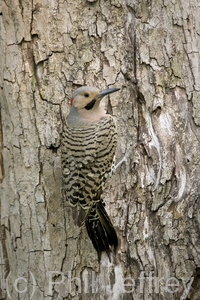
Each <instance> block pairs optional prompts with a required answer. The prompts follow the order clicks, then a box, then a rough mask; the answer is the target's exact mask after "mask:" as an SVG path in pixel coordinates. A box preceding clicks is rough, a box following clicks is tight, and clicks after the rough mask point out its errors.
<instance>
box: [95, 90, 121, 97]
mask: <svg viewBox="0 0 200 300" xmlns="http://www.w3.org/2000/svg"><path fill="white" fill-rule="evenodd" d="M119 90H120V89H118V88H111V89H105V90H103V91H101V92H100V93H99V94H98V95H97V96H96V97H95V98H96V99H102V98H103V97H104V96H106V95H108V94H111V93H114V92H117V91H119Z"/></svg>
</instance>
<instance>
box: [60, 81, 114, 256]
mask: <svg viewBox="0 0 200 300" xmlns="http://www.w3.org/2000/svg"><path fill="white" fill-rule="evenodd" d="M118 90H119V89H118V88H110V89H105V90H103V91H99V90H98V89H97V88H95V87H90V86H83V87H81V88H78V89H77V90H76V91H75V92H74V94H73V97H72V98H71V100H70V105H71V108H70V112H69V115H68V116H67V118H66V119H65V122H64V127H63V136H62V171H63V183H64V193H65V198H66V201H67V202H68V203H69V205H70V206H71V207H72V214H73V219H74V223H75V224H76V225H78V226H82V225H83V224H84V223H85V225H86V228H87V232H88V235H89V237H90V239H91V241H92V243H93V246H94V248H95V249H96V251H97V254H98V260H99V261H100V260H101V254H102V252H103V251H105V252H106V253H107V255H108V257H109V259H110V252H111V250H112V249H113V250H114V253H116V250H117V246H118V238H117V234H116V231H115V229H114V227H113V225H112V223H111V220H110V218H109V216H108V214H107V212H106V210H105V204H104V203H103V200H102V192H103V190H104V184H105V181H106V178H107V177H108V175H109V174H110V172H111V170H112V166H113V161H114V155H115V150H116V144H117V133H116V126H115V120H114V118H113V117H112V116H111V115H109V114H106V112H105V110H104V109H103V108H102V107H101V106H100V102H101V100H102V98H103V97H104V96H105V95H108V94H111V93H114V92H116V91H118Z"/></svg>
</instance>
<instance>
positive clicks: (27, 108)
mask: <svg viewBox="0 0 200 300" xmlns="http://www.w3.org/2000/svg"><path fill="white" fill-rule="evenodd" d="M199 15H200V7H199V4H198V1H197V0H196V1H188V2H185V1H183V0H180V1H168V0H164V1H157V2H156V1H143V0H137V1H130V0H124V1H119V0H111V1H106V0H87V1H82V0H78V1H76V2H74V1H71V0H65V1H64V0H53V1H47V0H43V1H42V0H38V1H35V0H33V1H28V0H24V1H20V0H16V1H10V0H8V1H6V0H3V1H2V2H1V3H0V50H1V55H0V74H1V75H0V99H1V106H0V109H1V118H0V182H1V204H0V215H1V231H0V274H1V277H0V285H1V286H0V298H1V299H9V298H11V299H20V300H21V299H24V300H25V299H30V298H31V299H59V300H61V299H63V300H64V299H83V300H84V299H109V300H110V299H113V300H118V299H124V300H125V299H126V300H129V299H137V300H139V299H141V300H142V299H150V300H151V299H152V300H156V299H163V300H164V299H166V300H170V299H190V300H197V299H199V298H200V271H199V270H200V259H199V257H200V255H199V251H200V250H199V249H200V244H199V240H200V231H199V226H200V215H199V208H200V207H199V206H200V205H199V178H200V171H199V165H200V163H199V153H198V148H199V141H200V127H199V126H200V105H199V91H200V83H199V82H200V80H199V74H200V72H199V70H200V59H199V48H200V38H199V33H200V27H199ZM86 84H87V85H94V86H97V87H99V88H100V89H103V88H105V87H107V86H110V87H111V86H115V87H119V88H121V92H120V93H117V94H116V95H114V96H111V97H110V99H108V100H107V102H108V108H109V111H112V113H113V115H114V116H115V117H116V119H117V123H118V132H119V134H118V135H119V142H118V148H117V155H116V159H117V162H119V161H120V159H122V158H123V156H124V155H125V154H126V153H127V152H128V151H130V155H129V157H128V158H127V160H125V162H123V163H122V164H121V166H120V167H119V168H118V169H117V170H116V173H115V174H114V175H113V177H112V178H111V180H110V181H109V182H108V183H107V188H106V191H105V194H104V199H105V202H106V208H107V211H108V213H109V215H110V216H111V218H112V222H113V224H114V226H115V228H116V229H117V231H118V236H119V238H120V248H119V252H118V255H117V257H116V258H113V259H112V263H110V262H109V261H108V259H107V257H106V255H105V256H103V259H102V262H101V264H100V265H98V262H97V255H96V252H95V250H94V248H93V246H92V244H91V241H90V240H89V238H88V236H87V232H86V229H85V227H82V228H81V229H79V228H76V227H75V226H74V224H73V221H72V219H71V212H70V208H69V207H67V205H66V203H64V201H63V195H62V178H61V165H60V138H61V133H62V120H63V117H64V115H65V114H67V113H68V110H69V107H68V100H69V99H70V97H71V95H72V92H73V91H74V90H75V89H76V88H77V87H79V86H80V85H86ZM105 105H106V104H105Z"/></svg>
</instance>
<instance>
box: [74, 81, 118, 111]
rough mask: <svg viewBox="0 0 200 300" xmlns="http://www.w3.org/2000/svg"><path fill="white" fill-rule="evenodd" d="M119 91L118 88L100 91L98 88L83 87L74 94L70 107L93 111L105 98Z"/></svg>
mask: <svg viewBox="0 0 200 300" xmlns="http://www.w3.org/2000/svg"><path fill="white" fill-rule="evenodd" d="M119 90H120V89H118V88H111V89H105V90H102V91H99V90H98V89H97V88H96V87H92V86H82V87H80V88H78V89H77V90H76V91H75V92H74V94H73V96H72V98H71V99H70V105H71V106H74V107H76V108H77V109H86V110H91V109H94V108H96V107H97V106H98V105H99V104H100V101H101V99H102V98H103V97H104V96H106V95H108V94H111V93H114V92H116V91H119Z"/></svg>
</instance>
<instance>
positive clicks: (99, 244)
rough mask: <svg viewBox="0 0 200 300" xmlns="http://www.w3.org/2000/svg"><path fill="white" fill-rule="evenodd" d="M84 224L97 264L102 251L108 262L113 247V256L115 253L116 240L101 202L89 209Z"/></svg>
mask: <svg viewBox="0 0 200 300" xmlns="http://www.w3.org/2000/svg"><path fill="white" fill-rule="evenodd" d="M85 223H86V228H87V232H88V235H89V237H90V239H91V241H92V243H93V246H94V248H95V249H96V251H97V254H98V260H99V262H100V260H101V254H102V252H104V251H105V252H106V253H107V255H108V258H109V260H110V252H111V248H112V247H114V253H115V254H116V252H117V247H118V238H117V234H116V231H115V229H114V227H113V225H112V223H111V221H110V218H109V216H108V214H107V212H106V210H105V208H104V205H103V203H102V202H101V201H99V202H97V203H95V204H94V205H93V207H92V208H91V209H90V212H89V214H88V215H87V218H86V221H85Z"/></svg>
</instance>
